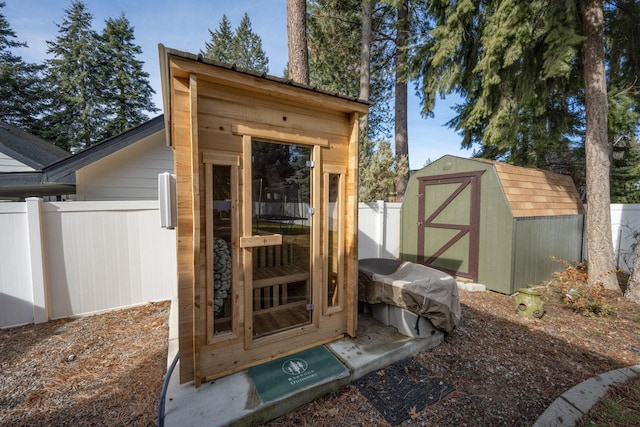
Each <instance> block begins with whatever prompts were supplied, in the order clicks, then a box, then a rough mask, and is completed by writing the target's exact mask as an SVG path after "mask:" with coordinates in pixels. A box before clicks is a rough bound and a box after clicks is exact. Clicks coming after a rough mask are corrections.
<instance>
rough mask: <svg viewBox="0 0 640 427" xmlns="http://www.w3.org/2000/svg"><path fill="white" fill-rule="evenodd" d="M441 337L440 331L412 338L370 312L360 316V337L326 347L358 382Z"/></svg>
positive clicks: (432, 343) (342, 340)
mask: <svg viewBox="0 0 640 427" xmlns="http://www.w3.org/2000/svg"><path fill="white" fill-rule="evenodd" d="M442 340H444V333H443V332H441V331H437V332H436V333H435V334H434V335H432V336H429V337H427V338H410V337H407V336H404V335H402V334H400V333H399V332H398V330H397V329H396V328H394V327H393V326H386V325H384V324H382V323H380V322H378V321H377V320H375V319H373V318H372V317H371V316H369V315H360V316H359V317H358V331H357V337H356V338H344V339H341V340H339V341H335V342H332V343H329V344H327V348H328V349H329V350H331V351H332V352H333V353H334V354H335V355H336V356H337V357H338V358H339V359H340V360H341V361H342V362H343V363H344V364H345V365H346V366H347V367H348V368H349V370H350V371H351V381H355V380H357V379H359V378H361V377H363V376H364V375H366V374H368V373H369V372H373V371H376V370H378V369H381V368H384V367H385V366H389V365H391V364H393V363H395V362H397V361H400V360H402V359H405V358H407V357H410V356H413V355H415V354H417V353H419V352H421V351H425V350H428V349H430V348H433V347H435V346H437V345H438V344H440V343H441V342H442Z"/></svg>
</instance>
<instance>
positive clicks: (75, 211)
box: [43, 201, 176, 319]
mask: <svg viewBox="0 0 640 427" xmlns="http://www.w3.org/2000/svg"><path fill="white" fill-rule="evenodd" d="M43 211H44V212H43V223H44V226H43V228H44V232H45V234H46V239H44V252H45V257H46V260H47V271H48V275H47V276H48V281H47V287H48V290H49V292H48V302H49V315H50V317H51V318H52V319H56V318H61V317H67V316H70V315H73V314H81V313H92V312H98V311H102V310H107V309H110V308H114V307H125V306H130V305H135V304H140V303H144V302H147V301H152V300H159V299H168V298H171V297H172V296H173V295H174V294H175V290H176V249H175V248H176V245H175V232H174V231H173V230H166V229H163V228H160V219H159V212H158V202H157V201H148V202H142V201H138V202H73V203H67V202H52V203H46V204H45V207H44V209H43Z"/></svg>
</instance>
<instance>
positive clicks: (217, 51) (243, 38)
mask: <svg viewBox="0 0 640 427" xmlns="http://www.w3.org/2000/svg"><path fill="white" fill-rule="evenodd" d="M209 34H210V35H211V41H209V42H205V49H204V50H201V51H200V53H201V54H202V55H203V56H205V57H206V58H210V59H213V60H216V61H220V62H226V63H228V64H234V65H236V66H238V67H240V68H245V69H247V70H252V71H258V72H260V73H268V72H269V59H268V58H267V55H266V53H265V52H264V50H263V49H262V39H261V38H260V36H259V35H257V34H255V33H254V32H253V30H252V28H251V20H250V19H249V15H247V14H246V13H245V14H244V15H243V16H242V20H241V21H240V25H238V27H236V29H235V32H233V31H232V30H231V23H230V22H229V19H228V18H227V16H226V15H223V16H222V20H221V21H220V26H219V27H218V29H217V30H216V31H211V30H209Z"/></svg>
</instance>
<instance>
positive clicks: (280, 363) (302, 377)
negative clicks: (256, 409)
mask: <svg viewBox="0 0 640 427" xmlns="http://www.w3.org/2000/svg"><path fill="white" fill-rule="evenodd" d="M346 371H347V368H345V367H344V366H343V365H342V363H340V362H339V361H338V359H336V358H335V356H334V355H333V354H332V353H331V352H330V351H329V350H327V348H326V347H325V346H323V345H321V346H318V347H313V348H310V349H308V350H304V351H301V352H299V353H295V354H292V355H289V356H285V357H281V358H279V359H276V360H272V361H271V362H267V363H263V364H262V365H258V366H252V367H251V368H249V374H250V375H251V379H252V380H253V383H254V384H255V386H256V390H258V395H259V396H260V399H261V400H262V401H263V402H268V401H270V400H274V399H277V398H278V397H280V396H284V395H285V394H289V393H292V392H294V391H296V390H299V389H301V388H304V387H307V386H309V385H311V384H315V383H318V382H320V381H322V380H325V379H327V378H330V377H334V376H339V375H340V374H342V373H345V372H346Z"/></svg>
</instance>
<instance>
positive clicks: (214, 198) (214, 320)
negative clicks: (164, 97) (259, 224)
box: [203, 153, 239, 343]
mask: <svg viewBox="0 0 640 427" xmlns="http://www.w3.org/2000/svg"><path fill="white" fill-rule="evenodd" d="M203 158H204V163H205V181H206V182H205V191H206V236H207V241H206V245H207V250H206V254H207V255H206V256H207V262H206V277H207V281H206V288H207V289H206V295H207V316H206V318H207V328H206V329H207V341H208V343H211V342H214V341H218V340H221V339H222V340H224V339H229V338H233V337H234V336H235V335H236V333H237V323H238V322H237V311H238V309H237V307H236V305H235V303H234V302H235V301H237V300H238V298H236V297H234V295H235V294H236V293H237V290H236V289H234V286H235V285H236V284H237V280H235V277H236V274H237V271H236V270H237V268H235V266H236V253H235V252H236V251H235V250H234V245H233V242H234V241H236V235H237V223H238V222H237V200H238V198H237V193H238V183H237V176H238V165H239V157H238V156H235V155H221V154H219V153H205V154H204V155H203Z"/></svg>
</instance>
